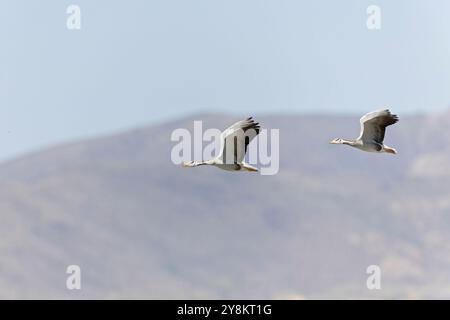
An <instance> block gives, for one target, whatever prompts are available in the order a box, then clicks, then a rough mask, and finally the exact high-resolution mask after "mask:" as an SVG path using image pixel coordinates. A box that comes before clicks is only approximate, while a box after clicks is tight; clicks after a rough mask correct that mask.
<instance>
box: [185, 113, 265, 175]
mask: <svg viewBox="0 0 450 320" xmlns="http://www.w3.org/2000/svg"><path fill="white" fill-rule="evenodd" d="M259 131H260V126H259V123H257V122H255V121H253V119H252V117H250V118H247V119H245V120H241V121H238V122H236V123H235V124H233V125H232V126H230V127H229V128H227V129H226V130H225V131H223V132H222V134H221V135H220V146H221V151H220V154H219V155H218V156H217V157H215V158H214V159H211V160H206V161H190V162H184V163H183V166H184V167H197V166H202V165H212V166H215V167H217V168H220V169H223V170H227V171H251V172H257V171H258V169H256V168H254V167H252V166H251V165H249V164H248V163H245V162H244V158H245V154H246V153H247V147H248V145H249V144H250V142H251V141H252V140H253V138H255V137H256V136H257V135H258V134H259Z"/></svg>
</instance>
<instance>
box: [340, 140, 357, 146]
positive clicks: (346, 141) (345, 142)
mask: <svg viewBox="0 0 450 320" xmlns="http://www.w3.org/2000/svg"><path fill="white" fill-rule="evenodd" d="M342 144H346V145H349V146H355V145H356V140H346V139H342Z"/></svg>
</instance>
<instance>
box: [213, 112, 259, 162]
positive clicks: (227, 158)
mask: <svg viewBox="0 0 450 320" xmlns="http://www.w3.org/2000/svg"><path fill="white" fill-rule="evenodd" d="M259 131H260V126H259V123H257V122H255V121H254V120H253V119H252V117H250V118H248V119H246V120H241V121H238V122H236V123H235V124H233V125H232V126H230V127H229V128H227V129H226V130H225V131H223V132H222V134H221V135H220V145H221V152H220V154H219V156H218V157H217V158H219V159H220V160H221V161H222V162H223V163H227V164H231V163H241V162H242V161H243V160H244V158H245V154H246V152H247V147H248V145H249V144H250V142H251V141H252V140H253V139H254V138H255V137H256V136H257V135H258V134H259Z"/></svg>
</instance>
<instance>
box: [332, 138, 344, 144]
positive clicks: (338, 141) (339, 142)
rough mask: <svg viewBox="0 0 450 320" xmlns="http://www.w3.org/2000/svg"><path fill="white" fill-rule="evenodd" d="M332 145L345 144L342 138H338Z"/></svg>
mask: <svg viewBox="0 0 450 320" xmlns="http://www.w3.org/2000/svg"><path fill="white" fill-rule="evenodd" d="M330 143H331V144H343V143H344V140H343V139H341V138H336V139H333V140H331V141H330Z"/></svg>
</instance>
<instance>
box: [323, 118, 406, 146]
mask: <svg viewBox="0 0 450 320" xmlns="http://www.w3.org/2000/svg"><path fill="white" fill-rule="evenodd" d="M397 121H398V117H397V116H396V115H395V114H391V112H390V111H389V110H388V109H385V110H378V111H373V112H369V113H368V114H366V115H364V116H363V117H362V118H361V119H360V120H359V122H360V123H361V133H360V134H359V137H358V138H357V139H356V140H345V139H339V138H338V139H334V140H332V141H330V143H332V144H347V145H349V146H352V147H355V148H358V149H360V150H363V151H368V152H387V153H392V154H397V151H396V150H395V149H394V148H391V147H388V146H385V145H384V144H383V140H384V134H385V132H386V127H387V126H390V125H392V124H394V123H397Z"/></svg>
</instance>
